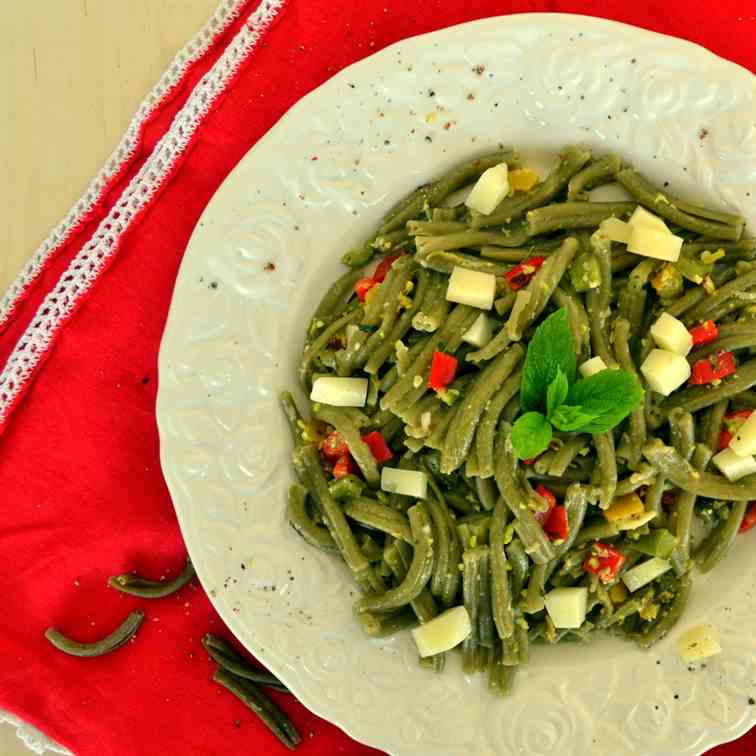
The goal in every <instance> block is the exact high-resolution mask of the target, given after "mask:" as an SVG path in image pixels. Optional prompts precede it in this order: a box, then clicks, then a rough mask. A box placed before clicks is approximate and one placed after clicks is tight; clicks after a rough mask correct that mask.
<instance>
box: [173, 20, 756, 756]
mask: <svg viewBox="0 0 756 756" xmlns="http://www.w3.org/2000/svg"><path fill="white" fill-rule="evenodd" d="M282 76H283V74H282ZM282 85H283V80H282ZM755 93H756V81H755V80H754V78H753V77H752V76H751V74H749V73H748V72H747V71H745V70H743V69H741V68H738V67H737V66H735V65H733V64H732V63H728V62H726V61H724V60H721V59H719V58H717V57H715V56H714V55H712V54H711V53H709V52H707V51H706V50H704V49H702V48H700V47H697V46H694V45H692V44H689V43H687V42H682V41H680V40H676V39H671V38H668V37H663V36H658V35H656V34H652V33H649V32H646V31H642V30H640V29H635V28H632V27H628V26H623V25H620V24H616V23H611V22H608V21H602V20H598V19H592V18H585V17H579V16H565V15H523V16H509V17H503V18H493V19H486V20H482V21H477V22H473V23H470V24H465V25H463V26H457V27H454V28H451V29H445V30H443V31H439V32H436V33H433V34H429V35H426V36H422V37H417V38H414V39H409V40H405V41H403V42H401V43H398V44H396V45H393V46H392V47H389V48H387V49H386V50H383V51H381V52H380V53H378V54H376V55H374V56H372V57H370V58H368V59H367V60H365V61H363V62H361V63H358V64H357V65H354V66H352V67H351V68H348V69H346V70H345V71H342V72H341V73H340V74H338V75H337V76H335V77H334V78H333V79H331V80H330V81H329V82H327V83H326V84H324V85H323V86H322V87H320V88H319V89H318V90H317V91H315V92H313V93H312V94H310V95H308V96H307V97H305V98H304V99H303V100H301V101H300V102H299V103H298V104H297V105H296V106H295V107H293V108H292V109H291V110H290V111H289V113H288V114H287V115H286V116H285V117H284V118H283V119H281V121H280V122H279V123H278V124H277V125H276V127H275V128H274V129H272V130H271V131H270V132H269V133H268V134H267V135H266V136H265V138H264V139H262V140H261V141H260V142H259V143H258V144H257V145H256V146H255V148H254V149H253V150H252V151H251V152H250V153H249V154H248V155H247V156H246V157H245V158H244V159H243V160H242V161H241V162H240V163H239V165H238V166H237V168H236V169H235V170H234V172H233V173H232V174H231V175H230V176H229V177H228V179H227V180H226V181H225V183H224V184H223V186H222V187H221V188H220V190H219V191H218V192H217V194H216V195H215V197H214V198H213V200H212V202H211V203H210V204H209V205H208V207H207V209H206V211H205V213H204V215H203V218H202V220H201V221H200V223H199V224H198V226H197V228H196V230H195V232H194V235H193V236H192V239H191V242H190V244H189V248H188V250H187V253H186V256H185V258H184V262H183V265H182V267H181V273H180V275H179V278H178V282H177V284H176V290H175V293H174V299H173V304H172V307H171V312H170V317H169V320H168V325H167V327H166V331H165V336H164V339H163V344H162V348H161V353H160V392H159V396H158V421H159V426H160V438H161V453H162V463H163V470H164V473H165V477H166V479H167V481H168V485H169V487H170V490H171V494H172V496H173V501H174V503H175V506H176V510H177V512H178V515H179V520H180V522H181V528H182V530H183V533H184V536H185V538H186V542H187V545H188V547H189V551H190V552H191V555H192V559H193V560H194V564H195V565H196V567H197V571H198V573H199V576H200V579H201V581H202V584H203V585H204V587H205V588H206V589H207V591H208V592H209V594H210V596H211V598H212V601H213V603H214V605H215V607H216V608H217V609H218V611H219V612H220V614H221V615H222V617H223V619H224V620H225V621H226V622H227V623H228V625H229V627H230V628H231V630H232V631H233V632H234V633H235V634H236V636H237V637H238V638H239V639H240V640H241V641H242V642H243V643H244V644H245V645H246V646H247V647H248V648H249V649H250V651H252V652H253V653H254V654H255V655H256V656H257V657H258V658H260V659H261V660H262V661H263V662H265V663H266V664H267V665H268V666H270V668H271V669H272V670H273V671H274V672H275V673H276V674H278V675H280V676H281V677H282V678H283V679H284V680H285V681H286V683H287V684H288V685H289V686H290V687H291V688H292V690H293V691H294V693H295V694H296V695H297V696H298V697H299V698H300V699H301V700H302V702H303V703H304V704H305V705H307V706H308V707H309V708H311V709H312V710H313V711H315V712H316V713H318V714H320V715H321V716H323V717H325V718H327V719H329V720H331V721H333V722H335V723H337V724H339V725H340V726H342V727H343V728H344V729H345V730H346V731H347V732H349V733H350V734H351V735H353V736H354V737H355V738H357V739H359V740H362V741H364V742H366V743H369V744H371V745H374V746H376V747H379V748H383V749H384V750H386V751H389V752H390V753H392V754H402V755H403V756H415V755H418V756H419V755H420V754H438V755H439V756H440V755H442V754H448V755H449V756H458V754H460V753H463V752H465V753H471V754H476V756H486V754H555V753H558V754H560V756H567V754H576V755H580V756H583V755H584V754H587V753H589V752H590V753H613V754H625V753H631V752H633V753H643V754H646V755H648V756H650V755H651V754H697V753H700V752H702V751H704V750H705V749H706V748H708V747H710V746H713V745H715V744H717V743H720V742H723V741H726V740H729V739H732V738H735V737H737V736H738V735H740V734H741V733H743V732H745V731H746V729H748V727H749V726H750V725H752V724H754V722H756V707H754V706H749V704H748V699H749V697H750V696H753V695H754V694H756V688H754V684H755V683H756V635H755V634H754V632H753V631H754V620H756V606H755V605H754V601H753V590H754V584H755V583H756V557H754V540H753V537H752V536H751V537H743V538H740V539H738V544H737V546H736V548H735V549H734V551H733V553H732V554H731V555H730V556H729V557H728V558H727V560H726V562H725V563H724V564H722V565H721V566H720V567H719V568H718V569H717V570H716V571H715V573H714V574H713V575H711V576H709V577H707V578H701V577H698V576H697V577H696V581H695V588H694V594H693V599H692V602H691V604H690V606H689V607H688V610H687V613H686V615H685V619H684V621H683V623H682V625H681V627H680V628H679V629H678V630H677V631H676V632H675V633H674V634H673V638H672V639H669V640H667V641H665V642H664V643H662V644H660V645H659V646H658V647H657V648H654V649H653V650H652V651H650V652H646V653H644V652H641V651H639V650H637V649H636V648H635V647H634V646H633V645H630V644H623V643H620V642H617V641H611V640H604V641H601V642H598V643H594V644H591V645H590V646H586V647H577V646H567V647H564V646H561V645H560V646H559V647H557V648H540V647H539V648H537V649H536V650H535V651H534V653H533V658H532V662H531V664H530V665H529V666H528V667H527V668H525V669H524V670H523V671H522V673H521V674H520V675H519V677H518V679H517V681H516V688H515V692H514V695H513V697H512V698H511V699H510V700H506V701H498V700H496V699H494V698H492V697H490V696H489V695H488V693H487V692H486V690H485V686H484V684H483V680H482V679H481V678H474V679H466V678H465V677H464V676H463V675H462V673H461V671H460V670H459V668H458V665H457V664H452V665H451V669H448V670H447V671H446V673H445V674H443V675H434V674H433V673H431V672H426V671H423V670H421V669H419V668H418V666H417V662H416V657H415V653H414V650H413V647H412V641H411V639H410V638H409V637H408V635H403V636H402V637H401V638H399V639H397V640H393V641H389V642H384V641H370V640H367V639H366V638H365V637H364V636H363V634H362V633H361V631H360V630H358V628H357V627H356V625H355V623H354V622H353V621H352V618H351V604H352V601H353V599H354V589H353V588H352V585H351V584H350V581H349V578H348V576H347V574H346V571H345V570H344V569H343V568H342V567H341V566H340V565H339V564H338V563H337V562H336V560H334V559H331V558H329V557H328V556H326V555H323V554H321V553H318V552H317V551H315V550H314V549H312V548H310V547H308V546H307V545H306V544H305V543H304V542H303V541H302V540H301V539H300V538H299V537H298V536H297V535H296V534H295V533H294V532H293V531H292V530H291V529H290V528H289V527H288V525H287V524H286V522H285V519H284V499H285V491H286V488H287V484H288V483H289V482H290V480H291V479H292V473H291V470H290V465H289V451H290V439H289V435H288V432H287V430H286V427H285V424H284V420H283V417H282V414H281V412H280V411H279V407H278V403H277V399H276V397H277V394H278V392H279V391H280V390H281V389H283V388H286V387H292V386H294V385H295V381H296V374H295V366H296V365H297V362H298V358H299V355H300V350H301V346H302V340H303V328H304V325H305V323H306V322H307V319H308V315H309V314H310V313H311V311H312V309H313V307H314V305H315V303H316V301H317V300H318V298H319V297H320V296H321V294H322V293H323V291H324V289H325V287H326V286H327V284H328V282H329V281H331V280H332V279H334V278H335V277H336V275H337V273H338V271H339V269H340V266H339V262H338V260H339V257H340V255H341V253H342V252H344V251H345V250H346V249H347V248H349V246H350V245H351V244H354V243H356V242H358V241H360V240H361V239H362V238H363V237H364V236H366V235H367V234H368V233H369V231H370V230H371V229H372V228H373V227H374V226H375V225H376V223H377V221H378V219H379V218H380V217H381V215H382V213H384V212H385V211H386V210H387V208H388V207H389V206H390V205H391V204H392V203H393V202H395V201H396V200H397V199H398V198H400V197H401V196H402V195H403V194H405V193H406V192H407V191H408V190H410V189H411V188H413V187H414V186H416V185H417V184H419V183H421V182H423V181H425V180H428V179H430V178H432V177H435V176H437V175H439V174H441V173H443V172H444V171H445V170H446V169H447V168H449V167H450V166H452V165H453V164H455V163H457V162H458V161H460V160H463V159H465V158H468V157H470V156H473V155H476V154H480V153H483V152H486V151H488V150H490V149H491V148H492V147H494V146H495V145H497V144H498V143H500V142H503V143H506V144H513V145H516V146H517V147H519V148H520V150H521V152H522V153H524V155H525V156H526V157H527V156H528V155H532V156H533V157H534V159H538V160H542V159H543V157H545V156H548V155H553V154H554V153H555V151H556V150H557V149H558V148H559V147H561V146H562V145H565V144H570V143H575V142H576V143H581V144H584V145H590V146H592V147H595V148H596V150H597V151H605V150H618V151H620V152H621V154H622V155H623V157H625V158H626V159H628V160H630V161H632V162H633V163H634V164H635V165H637V166H638V168H640V169H641V170H642V171H644V172H646V173H648V175H649V176H650V177H651V178H652V179H654V180H656V181H659V182H663V181H669V182H670V184H671V188H672V189H673V190H674V191H676V192H679V193H682V194H686V195H690V196H691V197H692V198H704V197H705V198H706V199H707V200H708V201H709V202H710V203H711V202H714V203H715V204H720V203H721V204H728V205H731V206H735V207H738V208H740V209H741V210H742V211H743V212H745V213H746V214H747V215H748V216H749V217H750V218H751V219H753V218H754V217H756V197H751V196H750V193H749V192H750V188H751V186H752V185H753V184H754V178H755V177H756V127H755V124H756V107H755V105H754V94H755ZM268 263H272V264H273V265H274V266H275V270H265V268H266V265H267V264H268ZM267 267H271V266H270V265H267ZM703 621H708V622H712V623H714V624H716V625H718V626H719V627H720V628H721V631H722V645H723V647H724V653H722V655H721V656H719V657H717V658H715V659H713V660H712V661H710V662H709V663H708V664H707V665H706V668H705V669H697V670H696V671H692V672H691V671H688V670H687V669H686V668H685V666H684V665H683V664H682V663H681V662H680V661H678V659H677V656H676V654H675V651H674V636H676V635H678V633H679V632H680V630H682V629H683V628H685V627H688V626H690V625H691V624H695V623H699V622H703Z"/></svg>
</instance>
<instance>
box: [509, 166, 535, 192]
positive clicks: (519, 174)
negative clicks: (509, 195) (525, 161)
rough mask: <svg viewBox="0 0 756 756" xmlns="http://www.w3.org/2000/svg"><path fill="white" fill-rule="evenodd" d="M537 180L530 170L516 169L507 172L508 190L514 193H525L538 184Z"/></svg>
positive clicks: (533, 172)
mask: <svg viewBox="0 0 756 756" xmlns="http://www.w3.org/2000/svg"><path fill="white" fill-rule="evenodd" d="M539 178H540V177H539V176H538V174H537V173H536V172H535V171H531V170H530V168H516V169H515V170H514V171H510V172H509V188H510V189H512V190H513V191H515V192H527V191H530V190H531V189H532V188H533V187H534V186H535V185H536V184H537V183H538V179H539Z"/></svg>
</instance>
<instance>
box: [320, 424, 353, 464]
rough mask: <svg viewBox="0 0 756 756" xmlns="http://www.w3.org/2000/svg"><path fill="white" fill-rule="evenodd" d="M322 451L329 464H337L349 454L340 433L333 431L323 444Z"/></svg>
mask: <svg viewBox="0 0 756 756" xmlns="http://www.w3.org/2000/svg"><path fill="white" fill-rule="evenodd" d="M320 451H321V452H322V453H323V456H324V457H325V458H326V459H327V460H328V461H329V462H336V461H338V460H339V458H341V457H343V456H344V455H345V454H349V447H348V446H347V442H346V441H344V439H343V438H342V437H341V434H340V433H339V432H338V431H331V433H329V434H328V435H327V436H326V437H325V438H324V439H323V441H322V442H321V444H320Z"/></svg>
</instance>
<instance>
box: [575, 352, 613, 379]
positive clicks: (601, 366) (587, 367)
mask: <svg viewBox="0 0 756 756" xmlns="http://www.w3.org/2000/svg"><path fill="white" fill-rule="evenodd" d="M578 370H579V371H580V375H582V376H583V378H590V377H591V376H592V375H596V373H600V372H601V371H602V370H606V363H605V362H604V361H603V360H602V359H601V357H598V356H596V357H591V359H590V360H586V361H585V362H584V363H583V364H582V365H581V366H580V367H579V368H578Z"/></svg>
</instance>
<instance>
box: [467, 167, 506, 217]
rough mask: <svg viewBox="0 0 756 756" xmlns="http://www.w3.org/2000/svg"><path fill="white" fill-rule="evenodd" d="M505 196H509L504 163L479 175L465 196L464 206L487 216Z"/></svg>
mask: <svg viewBox="0 0 756 756" xmlns="http://www.w3.org/2000/svg"><path fill="white" fill-rule="evenodd" d="M507 194H509V169H508V168H507V164H506V163H499V165H495V166H493V168H489V169H488V170H487V171H484V172H483V173H482V174H481V176H480V178H479V179H478V180H477V181H476V182H475V186H474V187H473V188H472V191H471V192H470V194H468V195H467V199H466V200H465V204H466V205H467V206H468V207H469V208H470V209H471V210H477V211H478V212H479V213H482V214H483V215H489V214H490V213H492V212H493V211H494V210H495V209H496V206H497V205H498V204H499V203H500V202H501V201H502V200H503V199H504V197H506V196H507Z"/></svg>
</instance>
